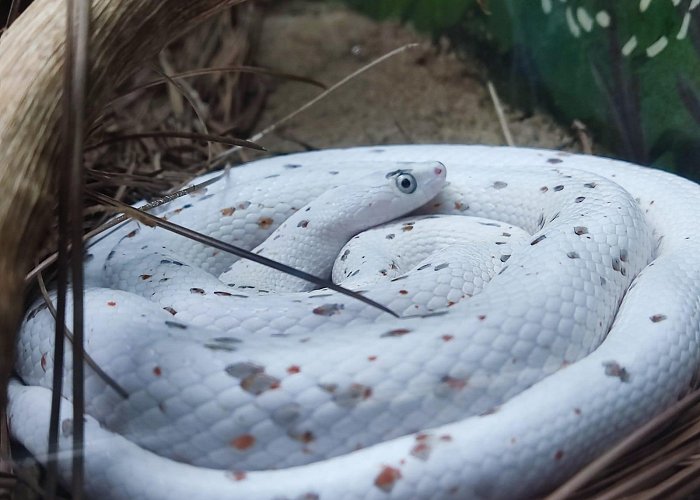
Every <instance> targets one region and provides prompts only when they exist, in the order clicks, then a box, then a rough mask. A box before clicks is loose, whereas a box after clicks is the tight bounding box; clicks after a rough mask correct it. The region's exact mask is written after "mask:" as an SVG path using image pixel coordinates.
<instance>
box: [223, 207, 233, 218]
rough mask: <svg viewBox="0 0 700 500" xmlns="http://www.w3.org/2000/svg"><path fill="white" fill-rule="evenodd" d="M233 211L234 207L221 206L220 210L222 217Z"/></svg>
mask: <svg viewBox="0 0 700 500" xmlns="http://www.w3.org/2000/svg"><path fill="white" fill-rule="evenodd" d="M235 211H236V209H235V208H234V207H228V208H222V209H221V210H220V212H221V216H222V217H231V216H232V215H233V213H234V212H235Z"/></svg>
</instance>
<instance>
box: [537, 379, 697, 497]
mask: <svg viewBox="0 0 700 500" xmlns="http://www.w3.org/2000/svg"><path fill="white" fill-rule="evenodd" d="M699 401H700V390H695V391H693V392H692V393H690V394H689V395H687V396H686V397H685V398H683V399H682V400H680V401H679V402H678V403H676V404H675V405H673V406H671V407H670V408H668V409H667V410H665V411H664V412H662V413H661V414H659V415H657V416H656V417H654V418H653V419H651V420H650V421H649V422H647V423H646V424H644V425H642V426H641V427H639V428H638V429H637V430H636V431H634V432H632V433H631V434H630V435H629V436H627V437H626V438H624V439H622V440H621V441H620V442H619V443H618V444H616V445H615V446H613V447H612V448H611V449H610V450H608V451H607V452H605V453H604V454H603V455H601V456H600V457H598V458H597V459H596V460H594V461H593V462H591V463H590V464H588V465H587V466H586V467H584V468H583V469H581V470H580V471H579V472H578V473H576V474H575V475H574V476H573V477H572V478H571V479H569V480H568V481H567V482H566V483H564V484H563V485H561V486H560V487H559V488H557V489H556V490H555V491H553V492H552V493H551V494H550V495H548V496H547V497H546V500H564V499H566V498H570V497H571V496H573V494H574V493H575V492H576V491H578V490H579V489H581V488H582V487H583V486H584V485H586V484H588V483H590V482H591V481H593V480H594V478H596V477H598V476H599V475H600V474H601V472H602V471H603V470H604V469H606V468H607V467H609V466H611V464H613V463H614V462H615V461H617V460H619V459H620V457H622V456H623V455H624V454H625V453H628V452H629V451H630V450H632V449H634V448H635V447H636V446H638V445H639V444H640V443H641V442H642V441H643V440H644V439H646V438H647V437H648V436H649V435H651V434H652V433H653V432H655V431H656V430H658V429H659V428H660V427H662V426H663V425H666V424H668V423H669V422H670V421H671V420H672V419H673V418H675V417H677V416H678V415H679V414H681V412H683V411H685V410H686V409H688V408H689V407H691V406H692V405H694V404H696V403H698V402H699Z"/></svg>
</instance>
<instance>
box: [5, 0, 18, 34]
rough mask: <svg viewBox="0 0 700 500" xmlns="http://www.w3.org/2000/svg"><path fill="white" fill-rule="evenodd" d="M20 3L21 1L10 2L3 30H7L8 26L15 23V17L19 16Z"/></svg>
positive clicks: (13, 0)
mask: <svg viewBox="0 0 700 500" xmlns="http://www.w3.org/2000/svg"><path fill="white" fill-rule="evenodd" d="M20 2H21V0H12V3H10V12H9V13H8V14H7V21H6V22H5V29H7V28H9V27H10V25H11V24H12V23H14V22H15V19H17V16H18V15H19V7H20V5H19V4H20Z"/></svg>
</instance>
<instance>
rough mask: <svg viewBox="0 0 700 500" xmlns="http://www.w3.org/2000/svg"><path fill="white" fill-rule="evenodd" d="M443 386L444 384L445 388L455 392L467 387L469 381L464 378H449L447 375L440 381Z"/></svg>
mask: <svg viewBox="0 0 700 500" xmlns="http://www.w3.org/2000/svg"><path fill="white" fill-rule="evenodd" d="M440 381H441V382H442V383H443V384H445V385H446V386H447V387H449V388H450V389H454V390H456V391H458V390H461V389H464V388H465V387H466V386H467V382H468V381H469V379H466V378H456V377H450V376H449V375H445V376H444V377H442V379H441V380H440Z"/></svg>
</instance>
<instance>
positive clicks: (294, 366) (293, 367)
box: [287, 365, 301, 375]
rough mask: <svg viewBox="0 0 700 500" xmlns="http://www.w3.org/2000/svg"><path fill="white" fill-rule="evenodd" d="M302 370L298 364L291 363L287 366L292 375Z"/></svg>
mask: <svg viewBox="0 0 700 500" xmlns="http://www.w3.org/2000/svg"><path fill="white" fill-rule="evenodd" d="M300 371H301V368H300V367H299V366H298V365H291V366H290V367H288V368H287V373H289V374H290V375H294V374H295V373H299V372H300Z"/></svg>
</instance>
